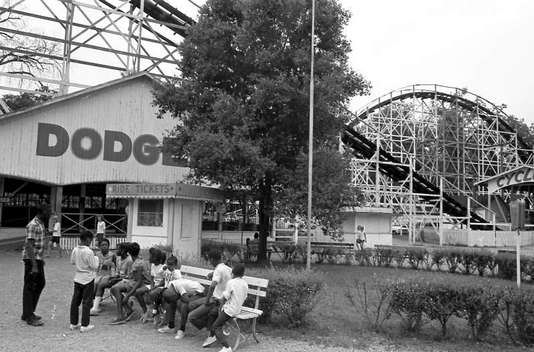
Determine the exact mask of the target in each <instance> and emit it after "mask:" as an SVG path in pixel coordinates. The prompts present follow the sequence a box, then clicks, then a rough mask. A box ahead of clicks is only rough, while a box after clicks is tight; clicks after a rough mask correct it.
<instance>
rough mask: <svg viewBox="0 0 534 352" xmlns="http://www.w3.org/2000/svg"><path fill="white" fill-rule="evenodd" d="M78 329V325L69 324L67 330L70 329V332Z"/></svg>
mask: <svg viewBox="0 0 534 352" xmlns="http://www.w3.org/2000/svg"><path fill="white" fill-rule="evenodd" d="M79 327H80V324H76V325H73V324H70V326H69V329H70V330H76V329H78V328H79Z"/></svg>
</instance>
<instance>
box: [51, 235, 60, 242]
mask: <svg viewBox="0 0 534 352" xmlns="http://www.w3.org/2000/svg"><path fill="white" fill-rule="evenodd" d="M60 239H61V237H59V236H52V243H57V244H59V240H60Z"/></svg>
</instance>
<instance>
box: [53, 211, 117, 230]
mask: <svg viewBox="0 0 534 352" xmlns="http://www.w3.org/2000/svg"><path fill="white" fill-rule="evenodd" d="M98 215H102V219H103V220H104V222H105V223H106V233H109V232H112V233H116V234H125V233H126V226H121V225H125V224H124V222H125V221H126V215H125V214H80V213H61V224H62V229H61V231H62V232H63V233H69V232H80V230H87V231H91V232H95V230H96V223H97V218H96V217H97V216H98Z"/></svg>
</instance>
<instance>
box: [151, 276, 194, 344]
mask: <svg viewBox="0 0 534 352" xmlns="http://www.w3.org/2000/svg"><path fill="white" fill-rule="evenodd" d="M202 296H204V286H202V285H201V284H200V283H199V282H198V281H195V280H190V279H184V278H182V279H178V280H174V281H171V283H170V285H169V288H168V289H167V290H165V291H164V292H163V299H164V300H165V302H166V303H167V314H166V315H167V316H166V318H167V326H165V327H163V328H160V329H158V331H159V332H161V333H167V332H174V331H175V327H174V319H175V316H176V309H179V310H180V329H179V330H178V331H177V332H176V336H175V337H174V338H175V339H177V340H179V339H181V338H183V337H184V335H185V324H186V322H187V316H188V314H189V310H188V305H189V302H190V301H193V300H196V299H198V298H201V297H202Z"/></svg>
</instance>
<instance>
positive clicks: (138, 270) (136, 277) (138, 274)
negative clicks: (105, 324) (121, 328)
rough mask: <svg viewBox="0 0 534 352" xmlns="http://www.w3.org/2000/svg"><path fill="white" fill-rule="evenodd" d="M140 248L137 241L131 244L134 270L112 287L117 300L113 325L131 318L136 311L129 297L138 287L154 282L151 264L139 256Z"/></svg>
mask: <svg viewBox="0 0 534 352" xmlns="http://www.w3.org/2000/svg"><path fill="white" fill-rule="evenodd" d="M140 250H141V248H140V247H139V244H138V243H136V242H133V243H131V244H130V245H129V248H128V253H129V254H130V257H131V258H132V260H133V264H132V270H131V271H130V273H129V275H128V276H127V278H125V279H122V280H121V281H119V282H118V283H116V284H115V285H113V287H111V294H112V295H113V297H115V301H116V302H117V317H116V318H115V319H114V320H113V321H112V322H111V324H113V325H115V324H124V323H126V322H127V321H128V320H130V319H131V317H132V316H133V313H134V311H133V309H132V308H131V307H130V306H129V305H128V300H129V298H130V297H131V296H133V295H134V294H135V292H136V291H137V289H139V288H141V287H142V286H147V285H150V284H151V283H152V278H151V277H150V264H149V263H148V261H146V260H143V259H141V258H139V251H140ZM123 293H124V296H123ZM143 304H144V302H143ZM124 309H125V310H126V314H124V312H123V310H124ZM145 309H146V307H145Z"/></svg>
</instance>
